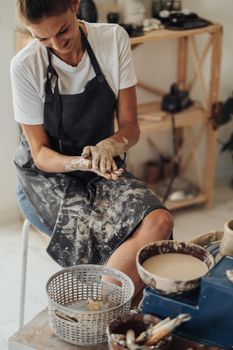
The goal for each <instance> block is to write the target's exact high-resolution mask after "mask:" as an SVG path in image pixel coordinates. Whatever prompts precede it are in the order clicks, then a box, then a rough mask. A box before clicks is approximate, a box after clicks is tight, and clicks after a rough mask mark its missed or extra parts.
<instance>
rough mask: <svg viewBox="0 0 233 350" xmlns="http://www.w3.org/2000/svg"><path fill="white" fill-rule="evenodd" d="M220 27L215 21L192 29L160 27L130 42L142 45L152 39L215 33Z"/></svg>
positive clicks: (169, 38) (131, 39)
mask: <svg viewBox="0 0 233 350" xmlns="http://www.w3.org/2000/svg"><path fill="white" fill-rule="evenodd" d="M220 28H221V25H220V24H218V23H214V24H211V25H209V26H207V27H204V28H198V29H190V30H168V29H159V30H153V31H151V32H148V33H145V34H144V35H141V36H138V37H135V38H130V43H131V45H140V44H143V43H146V42H151V41H157V40H171V39H179V38H183V37H190V36H193V35H198V34H203V33H209V34H214V33H216V32H217V31H218V30H219V29H220Z"/></svg>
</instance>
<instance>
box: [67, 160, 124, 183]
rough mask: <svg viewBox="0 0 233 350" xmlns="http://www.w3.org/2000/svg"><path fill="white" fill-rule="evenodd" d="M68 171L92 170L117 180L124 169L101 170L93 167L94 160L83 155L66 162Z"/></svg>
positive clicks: (106, 177) (109, 178)
mask: <svg viewBox="0 0 233 350" xmlns="http://www.w3.org/2000/svg"><path fill="white" fill-rule="evenodd" d="M65 168H66V171H76V170H81V171H91V172H93V173H95V174H97V175H99V176H102V177H104V178H105V179H108V180H117V179H118V178H119V177H121V176H122V174H123V172H124V169H122V168H119V169H116V170H114V171H111V172H101V171H100V170H98V169H95V168H93V167H92V161H91V160H90V159H85V158H83V157H76V158H74V159H72V160H70V161H69V162H68V163H66V164H65Z"/></svg>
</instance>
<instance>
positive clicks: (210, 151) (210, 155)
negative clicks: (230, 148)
mask: <svg viewBox="0 0 233 350" xmlns="http://www.w3.org/2000/svg"><path fill="white" fill-rule="evenodd" d="M221 46H222V28H221V27H219V29H218V30H217V31H216V32H215V33H214V34H213V45H212V61H211V81H210V90H209V91H210V94H209V106H208V111H209V115H210V119H209V127H207V135H206V161H205V169H204V174H205V176H204V178H205V194H206V198H207V201H206V205H207V207H209V208H210V207H211V206H212V204H213V193H214V179H215V172H216V169H215V168H216V148H217V147H216V131H215V130H214V129H213V127H212V119H211V109H212V105H213V103H215V102H217V99H218V92H219V80H220V63H221Z"/></svg>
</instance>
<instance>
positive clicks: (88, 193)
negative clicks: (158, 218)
mask: <svg viewBox="0 0 233 350" xmlns="http://www.w3.org/2000/svg"><path fill="white" fill-rule="evenodd" d="M80 30H81V28H80ZM81 38H82V43H83V45H84V48H85V49H86V50H87V53H88V55H89V57H90V61H91V64H92V66H93V69H94V71H95V74H96V76H95V77H94V78H93V79H91V80H90V81H89V82H88V83H87V85H86V87H85V90H84V92H82V93H79V94H74V95H64V94H60V92H59V84H58V79H59V77H58V75H57V73H56V71H55V69H54V68H53V66H52V64H51V54H50V52H49V50H48V58H49V65H48V69H47V81H46V85H45V105H44V128H45V130H46V133H47V135H48V138H49V141H50V145H51V148H52V149H54V150H55V151H57V152H59V153H61V154H64V155H74V156H79V155H80V154H81V152H82V150H83V148H84V147H85V146H87V145H96V144H97V143H98V142H100V141H101V140H103V139H105V138H107V137H109V136H111V135H113V133H114V112H115V107H116V98H115V95H114V93H113V91H112V89H111V88H110V86H109V84H108V83H107V81H106V79H105V77H104V75H103V74H102V72H101V69H100V66H99V64H98V62H97V59H96V57H95V55H94V52H93V50H92V48H91V46H90V44H89V42H88V40H87V38H86V36H85V34H84V32H83V31H82V30H81ZM54 79H55V87H54V89H52V82H54ZM77 79H78V77H77ZM115 161H116V163H117V165H118V167H119V166H123V165H124V162H123V161H122V160H121V158H120V157H117V158H116V159H115ZM15 163H16V165H17V169H18V175H19V181H20V185H21V187H22V189H23V191H24V192H25V194H26V196H27V198H28V199H29V200H30V201H31V203H32V205H33V206H34V207H35V209H36V210H37V212H38V214H39V215H40V216H41V217H42V218H43V220H44V223H45V224H46V225H47V226H48V227H52V228H54V230H53V235H52V238H51V240H50V243H49V246H48V248H47V252H48V254H49V255H50V256H51V257H52V258H53V259H54V260H55V261H57V262H58V263H59V264H60V265H61V266H64V267H66V266H71V265H75V264H80V263H104V262H105V261H106V260H107V259H108V257H109V256H110V254H111V253H112V251H113V250H115V249H116V247H117V246H119V245H120V244H121V243H122V242H123V241H124V240H125V239H126V238H127V237H128V236H129V235H130V234H131V233H132V232H133V230H134V229H135V228H136V227H137V226H138V224H139V223H140V222H141V221H142V219H143V217H144V216H145V215H147V214H148V213H149V212H150V211H152V210H154V209H157V208H162V207H163V206H162V205H161V202H160V201H159V199H158V197H156V196H155V195H154V193H153V192H152V191H151V190H149V189H148V188H147V187H146V186H145V185H144V184H143V183H142V182H141V181H139V180H138V179H136V178H134V177H133V175H131V174H130V173H128V172H127V171H125V173H124V175H123V176H122V177H121V178H120V179H118V180H117V181H111V180H106V179H104V178H102V177H100V176H97V175H96V174H94V173H92V172H82V171H74V172H70V173H58V174H57V173H56V174H51V173H50V174H48V173H44V172H42V171H40V170H39V169H37V168H36V167H35V165H34V163H33V160H32V157H31V153H30V149H29V147H28V144H27V141H26V139H25V137H24V136H23V135H22V139H21V143H20V146H19V148H18V150H17V152H16V157H15Z"/></svg>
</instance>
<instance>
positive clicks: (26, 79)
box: [10, 58, 44, 125]
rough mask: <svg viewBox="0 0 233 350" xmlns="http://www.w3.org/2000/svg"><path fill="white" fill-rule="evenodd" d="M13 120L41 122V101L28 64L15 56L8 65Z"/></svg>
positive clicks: (31, 122)
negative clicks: (20, 61) (19, 60)
mask: <svg viewBox="0 0 233 350" xmlns="http://www.w3.org/2000/svg"><path fill="white" fill-rule="evenodd" d="M10 75H11V86H12V99H13V108H14V117H15V121H16V122H18V123H21V124H28V125H39V124H43V120H44V117H43V109H44V107H43V105H44V104H43V101H42V98H41V96H40V95H39V93H38V91H37V89H36V84H35V80H34V77H33V73H32V71H30V66H29V65H26V64H25V63H24V62H23V63H19V62H18V61H17V60H16V59H15V58H13V59H12V61H11V66H10Z"/></svg>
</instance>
